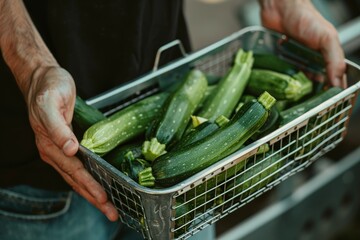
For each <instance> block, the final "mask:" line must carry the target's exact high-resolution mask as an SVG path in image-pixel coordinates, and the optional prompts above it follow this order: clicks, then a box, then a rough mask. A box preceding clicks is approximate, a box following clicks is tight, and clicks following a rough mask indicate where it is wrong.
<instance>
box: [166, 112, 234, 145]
mask: <svg viewBox="0 0 360 240" xmlns="http://www.w3.org/2000/svg"><path fill="white" fill-rule="evenodd" d="M228 121H229V119H227V118H225V117H224V116H220V117H218V118H217V119H216V120H215V122H210V121H206V122H203V123H201V124H200V125H199V126H197V127H195V128H192V129H191V130H190V131H189V132H188V133H187V134H186V135H185V136H184V137H183V138H182V139H181V141H179V142H178V143H177V144H175V145H174V146H173V147H172V148H171V151H174V149H178V148H181V147H184V146H186V145H189V144H192V143H194V142H196V141H199V140H201V139H203V138H205V137H206V136H208V135H210V134H211V133H213V132H214V131H217V130H218V129H219V128H220V127H221V126H223V125H225V124H226V123H227V122H228Z"/></svg>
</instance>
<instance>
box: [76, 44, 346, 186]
mask: <svg viewBox="0 0 360 240" xmlns="http://www.w3.org/2000/svg"><path fill="white" fill-rule="evenodd" d="M266 57H268V60H269V61H266ZM275 58H276V57H274V56H273V55H268V56H266V55H262V54H253V53H252V52H251V51H248V52H246V51H244V50H243V49H239V50H238V52H237V53H236V55H235V56H234V61H233V63H232V65H231V66H230V67H229V70H228V72H227V74H226V75H225V76H223V77H222V78H221V79H220V80H219V81H218V83H216V85H209V83H208V80H207V77H206V75H205V73H203V72H201V71H200V70H198V69H192V70H190V71H189V72H188V74H187V75H186V76H184V78H183V80H182V82H181V84H180V85H179V86H178V87H177V88H176V89H175V90H173V91H172V92H162V93H158V94H156V95H153V96H150V97H147V98H145V99H143V100H141V101H139V102H137V103H134V104H132V105H130V106H128V107H126V108H124V109H122V110H120V111H118V112H116V113H115V114H113V115H111V116H109V117H104V116H103V115H102V113H101V112H99V111H98V110H97V109H94V108H92V107H91V106H89V105H87V104H86V103H85V102H84V101H83V100H82V99H81V98H80V97H78V98H77V101H76V106H75V112H74V122H75V124H77V125H79V126H81V127H82V128H83V129H84V128H86V131H85V133H84V135H83V139H82V140H81V144H82V145H83V146H84V147H86V148H88V149H89V150H91V151H93V152H94V153H96V154H98V155H100V156H102V157H103V158H104V159H106V160H107V161H108V162H110V163H111V164H112V165H114V166H115V167H116V168H118V169H120V170H121V171H123V172H124V173H125V174H127V175H128V176H129V177H131V178H132V179H133V180H135V181H137V182H138V183H139V184H141V185H143V186H148V187H153V186H156V187H168V186H172V185H174V184H177V183H179V182H181V181H183V180H184V179H186V178H188V177H190V176H192V175H194V174H195V173H197V172H199V171H201V170H203V169H205V168H207V167H208V166H210V165H212V164H213V163H215V162H217V161H219V160H220V159H222V158H224V157H226V156H228V155H229V154H231V153H233V152H235V151H237V150H239V149H240V148H241V147H242V146H243V145H244V144H248V143H250V142H251V141H255V140H257V139H259V138H260V137H262V136H264V135H265V134H268V133H269V132H271V131H273V130H275V129H277V128H278V127H280V126H282V125H285V124H287V123H289V122H290V121H291V120H293V119H295V118H297V117H298V116H300V115H302V114H304V113H305V112H306V111H308V110H310V109H312V108H314V107H315V106H317V105H318V104H319V103H321V102H323V101H325V100H327V99H329V98H331V97H332V96H334V95H336V94H337V93H339V92H340V91H341V89H340V88H335V87H333V88H330V89H328V90H326V91H325V90H324V91H322V92H320V93H314V90H313V89H314V88H313V82H312V81H311V80H309V79H308V78H307V77H306V76H305V75H304V74H303V73H302V72H301V71H296V70H295V68H294V67H293V66H290V65H289V64H287V63H285V62H282V61H281V60H280V59H279V58H276V59H275ZM257 59H258V60H257ZM274 59H275V60H274ZM272 62H273V63H274V65H273V66H272V65H271V63H272Z"/></svg>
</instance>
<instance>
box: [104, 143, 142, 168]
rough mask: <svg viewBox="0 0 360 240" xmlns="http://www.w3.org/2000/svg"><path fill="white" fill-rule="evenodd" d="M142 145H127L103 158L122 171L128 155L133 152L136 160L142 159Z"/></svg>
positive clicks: (115, 149) (117, 148) (118, 147)
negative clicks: (122, 165)
mask: <svg viewBox="0 0 360 240" xmlns="http://www.w3.org/2000/svg"><path fill="white" fill-rule="evenodd" d="M141 145H142V142H140V143H130V144H125V145H120V146H117V147H116V148H114V149H113V150H111V151H110V152H109V153H107V154H106V155H104V156H103V158H104V159H105V160H106V161H107V162H108V163H110V164H111V165H113V166H114V167H116V168H117V169H119V170H121V164H123V163H124V161H126V154H128V153H129V152H132V155H133V157H134V158H141V156H142V153H141Z"/></svg>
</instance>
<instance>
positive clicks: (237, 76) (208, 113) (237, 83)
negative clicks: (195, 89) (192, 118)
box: [196, 49, 254, 121]
mask: <svg viewBox="0 0 360 240" xmlns="http://www.w3.org/2000/svg"><path fill="white" fill-rule="evenodd" d="M253 61H254V59H253V56H252V52H251V51H249V52H245V51H244V50H243V49H239V50H238V52H237V54H236V57H235V61H234V64H233V66H232V68H231V69H230V70H229V71H228V73H227V74H226V76H225V77H224V78H222V79H221V80H220V82H219V83H218V87H217V91H216V92H215V93H214V94H213V96H212V97H210V98H208V99H207V100H206V101H205V103H204V106H203V107H202V109H201V110H200V112H198V113H197V114H196V115H198V116H200V117H203V118H206V119H209V120H210V121H213V120H215V119H216V118H217V117H218V116H220V115H223V116H225V117H227V118H229V117H230V116H231V114H232V113H233V111H234V110H235V108H236V105H237V103H238V101H239V99H240V97H241V95H242V94H243V92H244V89H245V87H246V85H247V82H248V79H249V76H250V72H251V68H252V64H253Z"/></svg>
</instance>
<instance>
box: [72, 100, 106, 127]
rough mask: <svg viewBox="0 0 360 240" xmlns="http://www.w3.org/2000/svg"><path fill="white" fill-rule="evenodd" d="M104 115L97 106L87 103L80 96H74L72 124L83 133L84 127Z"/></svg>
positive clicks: (102, 117) (102, 118)
mask: <svg viewBox="0 0 360 240" xmlns="http://www.w3.org/2000/svg"><path fill="white" fill-rule="evenodd" d="M105 118H106V117H105V116H104V114H103V113H102V112H101V111H99V110H98V109H97V108H94V107H93V106H91V105H89V104H87V103H86V102H85V101H84V100H83V99H82V98H81V97H79V96H76V101H75V107H74V115H73V124H74V125H75V126H76V127H77V128H79V130H80V131H81V132H82V133H84V132H85V131H86V129H88V128H89V127H91V126H92V125H94V124H95V123H97V122H99V121H101V120H104V119H105Z"/></svg>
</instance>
